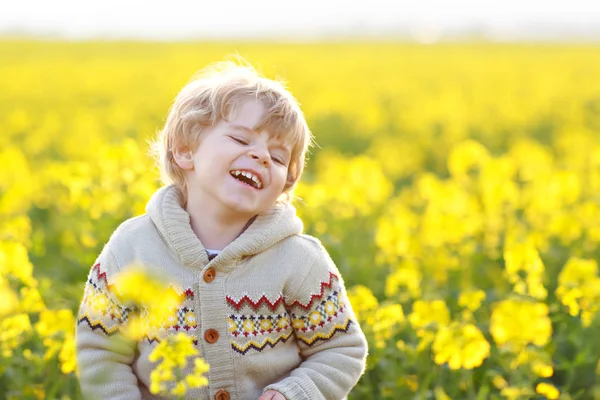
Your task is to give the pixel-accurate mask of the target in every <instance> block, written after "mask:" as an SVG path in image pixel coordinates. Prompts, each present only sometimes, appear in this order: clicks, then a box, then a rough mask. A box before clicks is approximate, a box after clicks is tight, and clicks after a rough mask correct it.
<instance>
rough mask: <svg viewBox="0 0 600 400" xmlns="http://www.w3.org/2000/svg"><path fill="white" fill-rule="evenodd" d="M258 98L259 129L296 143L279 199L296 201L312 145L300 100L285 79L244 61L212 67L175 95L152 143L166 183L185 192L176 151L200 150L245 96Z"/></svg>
mask: <svg viewBox="0 0 600 400" xmlns="http://www.w3.org/2000/svg"><path fill="white" fill-rule="evenodd" d="M249 98H251V99H256V100H257V101H260V102H261V103H262V104H263V105H264V106H265V110H266V111H265V115H264V116H263V119H262V121H260V122H259V123H258V125H257V126H256V127H255V128H254V129H255V130H256V131H258V132H260V131H263V130H266V131H267V132H269V134H270V135H272V136H273V137H276V138H277V139H279V140H281V141H283V142H284V143H286V144H290V145H291V157H290V163H289V167H288V176H287V181H286V184H285V187H284V189H283V192H282V194H281V196H280V197H279V201H284V202H289V201H291V198H292V194H293V190H294V187H295V186H296V184H297V182H298V180H299V179H300V176H301V175H302V171H303V170H304V164H305V159H306V153H307V151H308V148H309V146H310V145H311V144H312V134H311V132H310V130H309V128H308V125H307V123H306V119H305V118H304V114H303V113H302V110H301V109H300V105H299V103H298V101H297V100H296V99H295V98H294V97H293V96H292V94H291V93H290V92H289V91H288V90H287V89H286V87H285V83H284V81H282V80H281V79H277V80H272V79H268V78H266V77H264V76H263V75H261V74H260V73H258V72H257V71H256V70H255V69H254V68H253V67H252V66H251V65H249V64H248V63H246V62H243V60H241V59H237V60H236V61H230V60H228V61H223V62H218V63H214V64H210V65H208V66H207V67H206V68H204V69H202V70H200V71H199V72H198V73H197V74H196V75H194V77H192V79H191V80H190V81H189V82H188V83H187V84H186V85H185V86H184V87H183V89H181V91H180V92H179V94H178V95H177V96H176V97H175V101H174V102H173V105H172V106H171V108H170V109H169V114H168V116H167V120H166V122H165V125H164V128H163V129H162V130H160V131H159V132H158V135H157V138H156V139H155V140H153V141H151V142H150V153H151V155H152V156H153V157H154V159H155V161H156V164H157V165H158V168H159V170H160V173H161V179H162V181H163V182H164V183H167V184H170V183H174V184H175V185H177V186H178V187H179V188H180V189H181V191H182V193H183V194H184V196H186V193H187V182H186V178H185V174H184V171H183V170H182V169H181V168H180V167H179V166H178V165H177V163H176V162H175V158H174V154H173V152H174V150H175V149H176V148H178V147H180V146H187V147H189V148H190V149H193V150H195V149H196V148H197V147H198V145H199V144H200V141H201V136H202V132H203V131H204V130H205V129H206V128H208V127H213V126H215V125H216V124H217V123H219V122H220V121H222V120H227V119H228V118H229V117H230V115H231V114H232V113H234V112H235V111H236V108H237V106H238V105H239V104H240V103H241V101H242V100H245V99H249Z"/></svg>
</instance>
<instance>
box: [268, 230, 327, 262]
mask: <svg viewBox="0 0 600 400" xmlns="http://www.w3.org/2000/svg"><path fill="white" fill-rule="evenodd" d="M277 247H278V249H277V250H278V252H279V253H280V254H283V255H285V259H286V260H288V262H291V263H292V264H294V263H293V260H294V259H297V260H301V262H302V264H303V265H305V266H307V265H308V266H310V265H313V264H314V263H319V261H328V260H329V253H328V252H327V250H326V248H325V246H324V245H323V243H321V241H320V240H319V239H317V238H315V237H313V236H310V235H306V234H295V235H291V236H288V237H287V238H286V239H285V240H282V241H281V242H279V243H278V245H277Z"/></svg>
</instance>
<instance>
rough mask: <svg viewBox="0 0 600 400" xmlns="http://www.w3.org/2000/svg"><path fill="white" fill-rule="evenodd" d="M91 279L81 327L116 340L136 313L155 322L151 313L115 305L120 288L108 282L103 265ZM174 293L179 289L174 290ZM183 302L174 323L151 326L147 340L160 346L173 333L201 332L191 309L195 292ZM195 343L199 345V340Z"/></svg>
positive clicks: (188, 292) (172, 318) (96, 267)
mask: <svg viewBox="0 0 600 400" xmlns="http://www.w3.org/2000/svg"><path fill="white" fill-rule="evenodd" d="M89 276H90V278H89V279H88V281H87V283H86V288H85V293H84V297H83V301H82V306H81V309H80V311H79V317H78V319H77V323H78V324H84V323H85V324H87V325H88V326H89V327H90V329H92V330H100V331H102V332H103V333H104V334H106V335H107V336H112V335H114V334H116V333H117V332H119V331H120V329H121V327H122V326H123V325H124V324H126V323H127V322H128V320H129V319H130V314H132V313H135V314H137V315H139V316H140V317H141V318H142V319H144V320H145V321H147V322H149V321H150V320H151V318H150V316H149V313H148V310H146V309H142V310H141V311H140V310H137V309H136V310H134V309H132V308H129V307H124V306H122V305H120V304H118V303H117V302H116V301H115V298H116V297H117V294H116V293H117V291H116V288H115V286H114V284H110V283H109V282H108V279H107V275H106V272H105V271H102V270H101V266H100V263H97V264H95V265H94V266H93V267H92V269H91V273H90V275H89ZM171 290H175V289H173V287H172V286H171ZM182 298H183V299H182V303H181V304H180V306H179V307H178V308H176V309H173V315H172V316H170V317H169V322H170V323H169V324H167V325H162V326H153V325H151V324H150V323H149V329H148V332H147V334H146V335H145V336H144V337H143V340H147V341H148V342H149V343H154V342H160V341H161V340H162V339H164V337H166V336H168V335H170V334H172V333H173V332H178V331H180V330H183V331H185V332H188V333H192V332H194V331H195V330H196V329H197V327H198V326H197V322H196V314H195V312H194V310H193V308H192V307H191V300H193V298H194V291H193V290H192V289H191V288H187V289H186V290H184V291H183V293H182ZM186 303H187V304H186ZM195 342H196V343H197V340H195Z"/></svg>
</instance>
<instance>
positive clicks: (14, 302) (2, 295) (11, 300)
mask: <svg viewBox="0 0 600 400" xmlns="http://www.w3.org/2000/svg"><path fill="white" fill-rule="evenodd" d="M18 306H19V299H18V298H17V294H16V293H15V292H14V291H13V290H12V289H11V287H10V286H9V285H8V282H7V281H4V280H2V277H1V276H0V318H3V317H4V316H6V315H9V314H12V313H13V312H14V311H16V310H17V308H18Z"/></svg>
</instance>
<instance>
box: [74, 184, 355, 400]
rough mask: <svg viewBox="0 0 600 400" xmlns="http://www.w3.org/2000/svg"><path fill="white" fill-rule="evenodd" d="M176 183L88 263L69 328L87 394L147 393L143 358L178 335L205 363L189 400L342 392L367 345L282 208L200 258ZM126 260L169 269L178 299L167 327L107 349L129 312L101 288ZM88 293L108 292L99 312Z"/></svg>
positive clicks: (336, 277)
mask: <svg viewBox="0 0 600 400" xmlns="http://www.w3.org/2000/svg"><path fill="white" fill-rule="evenodd" d="M181 199H182V196H181V192H180V191H179V190H178V189H177V188H175V187H174V186H166V187H163V188H161V189H159V190H158V191H157V192H156V193H155V194H154V195H153V196H152V198H151V199H150V201H149V202H148V205H147V208H146V210H147V214H144V215H141V216H139V217H136V218H132V219H130V220H128V221H126V222H124V223H123V224H121V226H119V228H118V229H117V230H116V231H115V232H114V233H113V235H112V236H111V238H110V240H109V241H108V243H107V244H106V245H105V247H104V249H103V250H102V252H101V254H100V255H99V257H98V259H97V260H96V263H95V264H94V266H93V267H92V269H91V271H90V274H89V277H88V281H87V284H86V286H85V292H84V297H83V300H82V302H81V307H80V310H79V316H78V323H77V336H76V338H77V339H76V345H77V362H78V374H79V380H80V384H81V389H82V392H83V394H84V397H85V398H86V399H89V398H100V399H123V400H125V399H126V400H135V399H152V398H159V397H157V396H153V395H151V394H150V393H149V390H148V388H149V386H150V372H151V371H152V367H153V364H152V363H151V362H149V361H148V355H149V353H150V352H151V351H152V349H153V346H154V345H155V344H156V343H157V342H159V341H160V340H161V339H163V338H165V337H166V336H168V335H172V334H174V333H175V332H177V331H180V332H181V331H183V332H187V334H189V335H191V336H192V337H193V338H194V339H195V342H196V343H197V344H196V346H197V348H198V350H199V352H200V355H201V357H203V358H204V359H205V360H206V362H208V364H209V365H210V371H209V373H208V379H209V385H208V386H207V387H203V388H200V389H194V390H192V391H188V392H187V394H186V398H189V399H216V400H227V399H231V400H234V399H235V400H237V399H251V400H256V399H258V397H259V396H260V395H261V394H262V393H263V391H266V390H269V389H274V390H277V391H279V392H281V393H282V394H283V395H284V396H285V397H286V399H289V400H293V399H306V400H317V399H327V400H336V399H342V398H344V397H345V396H346V395H347V394H348V393H349V392H350V390H351V389H352V387H353V386H354V385H355V384H356V383H357V381H358V379H359V377H360V376H361V374H362V373H363V371H364V368H365V358H366V354H367V344H366V340H365V337H364V335H363V333H362V331H361V330H360V327H359V325H358V323H357V320H356V318H355V315H354V313H353V311H352V308H351V305H350V302H349V301H348V298H347V296H346V290H345V288H344V283H343V280H342V277H341V275H340V273H339V271H338V269H337V268H336V266H335V265H334V263H333V262H332V260H331V258H330V257H329V255H328V253H327V251H326V250H325V249H324V247H323V246H322V245H321V243H320V242H319V241H318V240H316V239H314V238H312V237H310V236H307V235H302V234H301V230H302V223H301V221H300V220H299V219H298V218H297V217H296V214H295V210H294V208H293V207H292V206H289V205H281V204H278V205H276V206H273V207H272V208H271V209H270V210H269V211H268V212H266V213H265V214H262V215H259V216H258V217H257V218H256V219H255V220H254V221H253V222H252V224H251V225H250V226H249V227H248V228H247V229H246V230H245V231H244V232H243V233H242V234H241V235H240V236H239V237H238V238H237V239H235V240H234V241H233V242H232V243H231V244H229V245H228V246H227V247H225V249H223V251H221V253H220V254H219V255H218V256H217V257H216V258H214V259H213V260H212V261H210V262H209V260H208V257H207V254H206V251H205V249H204V247H203V246H202V244H201V243H200V241H199V239H198V238H197V236H196V235H195V234H194V232H193V231H192V229H191V226H190V220H189V214H188V213H187V212H186V211H185V210H184V209H183V208H182V206H181ZM133 262H138V263H141V264H142V265H144V266H145V268H148V270H150V271H153V272H156V273H161V274H163V275H164V274H165V273H166V274H168V276H169V279H170V283H171V284H172V286H173V287H174V288H179V289H178V290H180V291H181V293H183V294H184V298H185V300H184V301H183V303H182V304H181V306H180V307H179V309H178V310H177V312H176V314H175V312H174V315H173V318H171V321H172V323H171V325H170V326H166V327H157V329H155V330H154V331H153V332H152V334H151V335H149V337H146V339H144V340H142V341H140V342H138V343H133V344H132V345H131V346H123V345H121V346H119V347H118V348H116V347H115V346H114V345H111V343H114V342H111V340H110V339H111V336H112V335H114V334H116V333H117V332H118V331H119V329H120V326H121V324H122V323H123V322H124V321H125V319H126V317H127V310H126V309H124V308H123V306H122V305H120V304H118V301H117V300H116V297H115V296H114V293H112V292H111V288H112V286H111V284H112V280H113V277H114V275H115V273H117V272H119V271H121V270H123V269H124V268H125V267H127V266H128V265H130V264H131V263H133ZM97 296H106V297H108V298H109V299H110V302H109V306H108V307H107V309H105V310H100V311H98V310H97V307H94V304H97V303H94V299H95V298H97Z"/></svg>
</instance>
